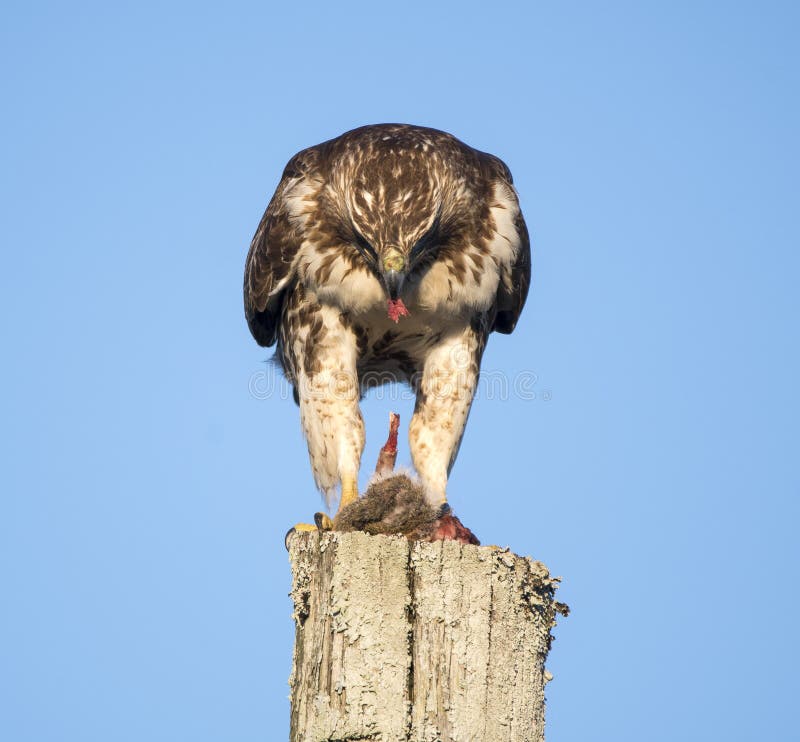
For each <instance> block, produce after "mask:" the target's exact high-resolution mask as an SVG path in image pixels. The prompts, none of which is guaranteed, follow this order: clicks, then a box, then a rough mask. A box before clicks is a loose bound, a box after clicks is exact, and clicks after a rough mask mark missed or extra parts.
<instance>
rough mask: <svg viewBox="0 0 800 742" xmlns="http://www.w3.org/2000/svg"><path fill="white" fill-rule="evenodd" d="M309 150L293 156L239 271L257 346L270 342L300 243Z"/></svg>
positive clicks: (310, 186) (310, 183)
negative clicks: (241, 272) (242, 268)
mask: <svg viewBox="0 0 800 742" xmlns="http://www.w3.org/2000/svg"><path fill="white" fill-rule="evenodd" d="M314 159H315V157H314V152H313V150H304V151H303V152H300V153H299V154H297V155H295V156H294V157H293V158H292V159H291V160H289V164H288V165H287V166H286V169H285V170H284V171H283V176H282V177H281V181H280V183H278V187H277V188H276V190H275V195H274V196H273V197H272V200H271V201H270V202H269V206H267V210H266V211H265V212H264V216H263V217H262V218H261V223H260V224H259V225H258V229H257V230H256V233H255V236H254V237H253V241H252V242H251V243H250V251H249V252H248V254H247V261H246V262H245V269H244V312H245V316H246V317H247V324H248V326H249V327H250V332H251V333H252V334H253V337H254V338H255V339H256V341H257V342H258V344H259V345H264V346H270V345H273V344H274V343H275V340H276V334H277V328H278V322H279V320H280V315H281V307H282V306H283V299H284V295H285V294H286V290H287V288H289V286H290V284H291V282H292V280H293V278H294V264H295V259H296V257H297V253H298V250H299V249H300V246H301V245H302V243H303V239H304V225H305V221H306V219H307V214H308V211H310V210H311V208H312V203H311V202H310V201H308V200H307V199H308V198H309V196H311V195H312V194H313V193H315V192H316V183H315V182H314V178H313V165H314Z"/></svg>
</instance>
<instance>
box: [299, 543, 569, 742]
mask: <svg viewBox="0 0 800 742" xmlns="http://www.w3.org/2000/svg"><path fill="white" fill-rule="evenodd" d="M289 547H290V559H291V564H292V576H293V584H292V593H291V597H292V599H293V601H294V619H295V624H296V635H295V647H294V656H293V663H292V674H291V677H290V679H289V685H290V687H291V700H292V710H291V734H290V739H291V740H292V741H293V742H295V741H296V742H300V741H301V740H302V741H303V742H312V741H313V742H322V741H326V742H350V741H351V740H381V742H411V741H412V740H413V741H414V742H439V741H441V742H451V741H452V742H466V741H467V740H486V741H490V742H494V741H497V742H505V741H506V740H507V741H508V742H517V741H519V742H523V741H524V742H532V741H535V740H543V739H544V686H545V683H546V681H547V679H548V674H547V672H546V670H545V667H544V663H545V659H546V657H547V652H548V650H549V648H550V642H551V635H550V629H551V627H552V626H553V625H554V624H555V616H556V613H564V614H566V610H567V609H566V606H564V605H562V604H560V603H557V602H556V601H555V599H554V592H555V588H556V584H557V579H556V578H551V577H550V575H549V573H548V571H547V568H546V567H545V566H544V565H543V564H541V563H540V562H536V561H533V560H531V559H528V558H525V557H520V556H516V555H515V554H511V553H510V552H508V551H504V550H500V549H497V548H495V547H478V546H471V545H462V544H459V543H456V542H454V541H437V542H433V543H425V542H409V541H408V540H407V539H405V538H403V537H401V536H368V535H367V534H364V533H357V532H356V533H337V532H329V533H324V534H320V533H313V532H312V533H308V532H305V533H297V534H294V535H293V536H292V537H291V540H290V544H289Z"/></svg>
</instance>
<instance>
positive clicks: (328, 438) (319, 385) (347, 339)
mask: <svg viewBox="0 0 800 742" xmlns="http://www.w3.org/2000/svg"><path fill="white" fill-rule="evenodd" d="M314 309H315V311H314V312H313V315H311V316H310V317H308V319H306V321H305V322H304V321H303V319H304V318H303V317H302V314H301V315H300V317H299V322H298V324H299V325H300V326H299V327H298V328H297V329H296V330H295V332H294V338H293V341H292V347H291V348H290V351H291V355H292V360H293V366H294V374H293V376H294V382H295V385H296V389H297V396H298V401H299V405H300V420H301V424H302V426H303V433H304V434H305V437H306V442H307V443H308V455H309V458H310V460H311V469H312V471H313V474H314V481H315V482H316V484H317V486H318V487H319V488H320V490H322V492H323V493H324V494H325V498H326V502H327V504H328V505H330V504H331V501H332V500H333V498H334V497H335V493H336V486H337V485H338V484H339V483H341V485H342V490H341V498H340V501H339V507H340V508H341V507H343V506H344V505H347V504H348V503H349V502H352V501H353V500H355V499H356V498H357V497H358V470H359V465H360V462H361V454H362V452H363V450H364V440H365V433H364V421H363V418H362V417H361V410H360V409H359V406H358V400H359V385H358V376H357V370H356V358H357V349H356V339H355V336H354V334H353V332H352V331H351V330H350V329H349V327H347V325H346V324H345V323H343V322H342V321H341V312H339V311H338V310H337V309H334V308H332V307H328V306H324V305H316V306H315V308H314Z"/></svg>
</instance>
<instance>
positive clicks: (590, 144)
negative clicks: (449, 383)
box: [0, 0, 800, 742]
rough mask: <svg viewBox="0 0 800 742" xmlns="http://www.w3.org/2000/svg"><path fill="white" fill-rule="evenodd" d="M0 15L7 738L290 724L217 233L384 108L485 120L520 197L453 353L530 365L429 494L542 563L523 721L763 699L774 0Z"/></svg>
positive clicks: (786, 578) (773, 474)
mask: <svg viewBox="0 0 800 742" xmlns="http://www.w3.org/2000/svg"><path fill="white" fill-rule="evenodd" d="M2 16H3V22H2V23H0V35H2V39H0V41H1V43H0V56H2V69H3V73H2V75H3V102H4V110H5V114H4V116H3V118H2V123H0V127H2V134H3V136H2V143H0V157H2V162H1V165H2V166H0V189H2V198H1V199H0V204H2V206H1V207H0V208H2V211H3V214H2V223H3V258H4V262H5V265H4V270H2V271H0V309H2V311H0V327H1V328H2V342H3V348H4V353H3V363H2V365H0V383H2V391H3V394H2V401H0V419H2V420H3V423H4V424H3V425H2V428H0V436H1V437H2V451H3V465H2V469H0V485H1V487H0V488H1V489H2V495H0V497H1V498H2V499H0V589H2V596H3V601H2V604H3V609H2V612H0V736H2V738H3V739H7V740H14V741H15V742H27V741H29V740H30V741H35V742H45V741H46V742H51V741H53V742H56V741H58V742H63V741H67V740H69V741H71V740H76V741H78V740H79V741H80V742H93V741H95V740H97V741H98V742H100V741H102V742H107V741H108V740H114V741H115V742H116V741H120V742H127V741H128V740H130V741H131V742H133V741H134V740H135V741H136V742H139V741H140V740H143V739H147V740H150V741H151V742H157V741H158V740H165V741H166V740H170V741H174V740H191V741H192V742H194V741H195V740H196V741H205V740H209V741H210V740H222V739H226V740H242V741H245V740H263V739H282V738H285V737H286V733H287V731H288V701H287V695H288V686H287V682H286V681H287V677H288V674H289V666H290V657H291V645H292V640H293V627H292V624H291V620H290V613H291V607H290V604H289V600H288V598H287V597H286V594H287V592H288V589H289V569H288V564H287V560H286V553H285V551H284V547H283V535H284V533H285V531H286V529H287V528H288V526H289V525H290V524H292V523H294V522H296V521H298V520H307V519H308V517H309V516H310V514H311V513H313V512H314V511H315V510H317V509H318V508H319V505H320V499H319V497H318V495H317V494H316V492H315V490H314V488H313V483H312V480H311V475H310V472H309V468H308V463H307V454H306V450H305V445H304V443H303V441H302V438H301V434H300V429H299V421H298V414H297V410H296V408H295V406H294V404H293V403H292V402H291V401H289V400H286V399H281V398H280V395H279V394H277V393H276V394H273V395H271V396H270V398H267V399H263V398H261V397H262V396H263V395H262V394H260V393H259V389H262V388H263V386H261V385H262V383H263V382H264V378H263V374H264V373H265V368H266V367H265V365H264V361H265V360H266V359H267V358H268V356H269V352H267V351H265V350H264V349H261V348H258V347H257V346H256V345H255V343H254V342H253V341H252V339H251V338H250V336H249V333H248V331H247V328H246V325H245V322H244V317H243V313H242V306H241V276H242V268H243V263H244V256H245V253H246V250H247V246H248V243H249V241H250V238H251V236H252V233H253V232H254V230H255V227H256V225H257V223H258V220H259V218H260V216H261V213H262V211H263V209H264V207H265V206H266V203H267V201H268V199H269V197H270V195H271V193H272V191H273V189H274V187H275V185H276V183H277V179H278V177H279V175H280V172H281V169H282V167H283V165H284V164H285V162H286V160H288V158H289V157H290V156H291V155H292V154H294V152H296V151H297V150H298V149H301V148H302V147H305V146H308V145H310V144H314V143H317V142H319V141H322V140H324V139H328V138H330V137H332V136H335V135H337V134H339V133H341V132H342V131H345V130H347V129H350V128H353V127H355V126H359V125H362V124H365V123H376V122H382V121H404V122H412V123H418V124H424V125H429V126H434V127H437V128H441V129H446V130H448V131H451V132H452V133H454V134H456V135H457V136H458V137H460V138H461V139H463V140H464V141H466V142H467V143H469V144H471V145H473V146H475V147H478V148H480V149H484V150H488V151H491V152H493V153H495V154H497V155H499V156H501V157H502V158H503V159H504V160H505V161H506V162H507V163H508V165H509V166H510V168H511V170H512V172H513V173H514V176H515V182H516V184H517V187H518V190H519V193H520V198H521V202H522V206H523V209H524V213H525V215H526V218H527V221H528V224H529V226H530V230H531V234H532V240H533V249H534V270H533V275H534V278H533V286H532V292H531V295H530V299H529V303H528V306H527V307H526V311H525V313H524V315H523V318H522V320H521V322H520V324H519V326H518V329H517V331H516V332H515V333H514V334H513V335H512V336H510V337H500V336H498V337H494V338H493V339H492V340H491V342H490V344H489V348H488V350H487V353H486V356H485V359H484V368H485V369H486V370H487V371H491V372H492V373H501V372H502V373H506V374H508V375H509V377H510V378H519V376H520V375H521V374H526V375H527V376H525V378H527V379H528V380H529V381H532V382H535V383H532V385H531V386H530V389H532V390H533V392H534V395H533V396H534V398H532V399H520V398H519V395H517V396H516V397H515V396H513V395H512V397H511V398H509V399H505V400H503V399H497V398H494V399H490V398H488V395H487V396H486V397H482V398H481V399H479V400H478V402H477V403H476V405H475V407H474V409H473V413H472V416H471V419H470V424H469V427H468V430H467V435H466V437H465V440H464V443H463V446H462V449H461V454H460V457H459V460H458V462H457V463H456V466H455V469H454V472H453V476H452V478H451V483H450V488H449V492H450V501H451V503H452V505H453V507H454V509H455V510H456V512H457V513H458V514H459V515H460V516H461V517H462V519H463V520H464V521H465V523H467V524H468V525H469V526H471V527H472V528H473V530H475V532H476V533H477V534H478V535H479V537H480V538H481V539H482V540H483V542H484V543H498V544H508V545H509V546H511V547H512V548H513V549H514V550H515V551H517V552H519V553H525V554H530V555H532V556H534V557H535V558H538V559H541V560H542V561H544V562H545V563H546V564H548V565H549V567H550V568H551V570H552V571H553V572H554V573H555V574H559V575H562V576H563V578H564V582H563V587H562V589H561V592H560V598H561V599H562V600H565V601H566V602H568V603H569V604H570V605H571V607H572V609H573V613H572V615H570V617H569V618H568V619H564V620H561V621H560V623H559V626H558V627H557V628H556V630H555V634H556V637H557V641H556V642H555V644H554V645H553V651H552V653H551V657H550V660H549V662H548V667H549V669H550V670H551V671H552V672H553V674H554V676H555V679H554V681H553V682H552V683H551V684H550V685H549V686H548V710H547V714H548V739H550V740H553V741H565V740H576V741H577V740H587V739H591V740H594V739H597V740H605V739H613V740H615V741H616V742H620V741H622V740H641V739H647V740H674V739H683V740H705V739H725V740H755V739H770V738H771V739H788V738H790V737H791V736H793V735H794V734H795V730H796V721H795V719H794V718H793V709H794V705H795V699H796V695H797V690H798V688H797V682H796V666H797V662H798V659H800V658H799V657H798V640H797V628H796V627H797V622H798V618H800V617H798V610H797V598H796V596H795V592H796V587H797V584H798V579H799V578H800V574H798V572H800V569H798V567H799V566H800V565H799V564H798V562H799V560H798V547H797V536H796V528H797V523H798V515H800V513H798V494H800V475H799V474H798V451H797V449H798V419H800V414H799V413H800V405H798V401H799V400H798V396H799V395H798V386H797V379H798V376H800V358H799V357H798V356H799V354H798V331H797V324H798V316H799V315H800V306H798V305H799V304H800V302H798V291H797V284H798V269H799V268H800V257H799V256H800V251H799V250H798V247H800V245H798V226H797V210H798V164H800V163H799V162H798V134H797V133H798V131H800V120H799V119H800V115H799V113H800V111H799V109H798V96H797V91H798V89H799V88H800V85H799V83H800V79H799V78H800V64H799V60H798V52H797V43H796V41H797V28H798V20H800V18H799V17H798V16H800V12H798V10H797V6H796V5H795V4H793V3H778V2H766V3H755V2H753V3H746V2H734V3H725V4H722V3H711V2H691V3H689V2H671V3H651V2H614V1H613V0H612V1H611V2H606V3H540V2H534V3H522V2H519V3H505V2H495V3H491V4H485V3H480V4H478V3H474V4H473V3H467V2H462V3H458V4H454V3H453V4H451V3H433V2H427V3H415V2H407V3H404V4H402V5H397V6H387V5H381V4H375V3H353V2H340V3H336V4H332V3H328V4H319V5H315V4H313V3H309V4H305V5H302V6H296V7H290V4H288V3H284V4H274V5H270V4H267V3H257V4H243V3H230V4H228V5H227V6H226V7H225V8H224V9H223V8H222V6H213V5H202V4H197V3H192V4H189V3H186V4H178V3H167V4H153V3H147V2H144V3H137V4H111V5H109V4H107V3H103V4H100V3H98V4H87V3H78V4H69V5H68V4H46V3H35V2H30V3H9V4H6V5H5V6H4V10H3V11H2ZM253 390H255V393H254V392H253ZM388 396H389V395H388V394H385V395H384V397H383V398H378V397H377V395H373V396H372V397H370V398H369V399H368V400H367V401H366V402H365V405H364V409H365V415H366V420H367V429H368V435H369V443H368V448H367V452H366V454H365V463H366V465H367V466H371V465H372V462H373V461H374V456H375V453H376V451H377V449H378V447H379V445H380V444H381V442H382V441H381V437H382V436H383V435H384V434H385V429H386V416H387V413H388V412H389V410H390V409H393V408H397V409H399V411H400V412H401V414H402V415H403V419H404V422H406V423H407V421H408V415H409V411H410V402H409V401H408V400H407V399H406V400H399V401H394V400H392V399H389V398H388ZM527 396H528V397H530V396H531V395H527ZM403 457H405V459H406V460H407V459H408V451H407V448H403V449H401V453H400V458H401V459H403Z"/></svg>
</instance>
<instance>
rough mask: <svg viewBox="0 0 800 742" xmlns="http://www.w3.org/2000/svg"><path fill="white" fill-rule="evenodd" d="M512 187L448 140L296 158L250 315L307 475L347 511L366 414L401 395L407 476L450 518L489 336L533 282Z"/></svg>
mask: <svg viewBox="0 0 800 742" xmlns="http://www.w3.org/2000/svg"><path fill="white" fill-rule="evenodd" d="M530 272H531V258H530V243H529V239H528V231H527V228H526V226H525V221H524V219H523V217H522V213H521V211H520V207H519V201H518V198H517V193H516V191H515V189H514V186H513V183H512V178H511V173H510V171H509V169H508V168H507V167H506V165H505V164H504V163H503V162H502V161H501V160H500V159H498V158H497V157H494V156H493V155H490V154H487V153H485V152H480V151H478V150H476V149H473V148H471V147H469V146H467V145H466V144H464V143H463V142H461V141H459V140H458V139H456V138H455V137H454V136H452V135H450V134H447V133H445V132H443V131H437V130H435V129H428V128H423V127H419V126H411V125H405V124H380V125H373V126H364V127H362V128H359V129H355V130H353V131H349V132H347V133H345V134H342V135H341V136H339V137H337V138H335V139H331V140H330V141H327V142H324V143H322V144H318V145H316V146H314V147H310V148H308V149H305V150H303V151H301V152H299V153H298V154H296V155H295V156H294V157H293V158H292V159H291V160H290V161H289V163H288V164H287V166H286V169H285V170H284V172H283V176H282V178H281V180H280V183H279V184H278V187H277V189H276V191H275V194H274V196H273V197H272V200H271V201H270V203H269V205H268V206H267V210H266V212H265V213H264V216H263V217H262V219H261V223H260V224H259V225H258V229H257V230H256V233H255V236H254V237H253V241H252V243H251V245H250V250H249V253H248V255H247V261H246V266H245V275H244V306H245V314H246V317H247V323H248V325H249V327H250V331H251V332H252V334H253V337H254V338H255V339H256V341H257V342H258V343H259V344H260V345H262V346H266V347H269V346H272V345H277V349H276V351H277V352H276V359H277V362H278V363H279V364H280V366H281V368H282V369H283V371H284V373H285V375H286V378H287V379H288V381H289V382H290V383H291V384H292V386H293V390H294V398H295V401H296V402H297V404H298V405H299V407H300V419H301V423H302V428H303V432H304V434H305V437H306V441H307V442H308V452H309V457H310V460H311V468H312V470H313V474H314V480H315V481H316V484H317V486H318V487H319V488H320V490H322V492H323V493H324V494H325V496H326V498H327V501H328V503H329V504H330V502H331V499H332V498H334V497H335V494H336V491H337V487H339V486H341V497H340V501H339V511H340V512H341V509H342V508H343V507H344V506H346V505H348V504H349V503H352V502H353V501H354V500H356V499H357V498H358V486H357V482H358V473H359V466H360V460H361V454H362V451H363V449H364V441H365V430H364V421H363V419H362V416H361V411H360V409H359V400H360V399H361V397H362V396H363V394H364V393H365V392H366V390H367V389H369V388H370V387H373V386H376V385H379V384H383V383H387V382H405V383H407V384H409V385H410V386H411V388H412V389H413V390H414V392H415V394H416V405H415V409H414V414H413V417H412V419H411V422H410V424H409V444H410V448H411V456H412V461H413V464H414V468H415V469H416V471H417V474H418V475H419V478H420V482H421V484H422V487H423V489H424V492H425V496H426V497H427V499H428V502H429V503H430V504H431V506H432V507H434V508H442V507H446V488H447V478H448V475H449V472H450V469H451V467H452V466H453V462H454V461H455V459H456V455H457V454H458V449H459V445H460V443H461V438H462V435H463V434H464V428H465V425H466V422H467V416H468V415H469V411H470V406H471V404H472V399H473V396H474V394H475V390H476V386H477V383H478V375H479V369H480V363H481V356H482V354H483V351H484V348H485V346H486V341H487V339H488V337H489V334H490V333H491V332H493V331H497V332H500V333H505V334H508V333H511V332H512V331H513V330H514V327H515V325H516V324H517V320H518V318H519V315H520V312H521V311H522V308H523V306H524V304H525V298H526V296H527V293H528V286H529V283H530Z"/></svg>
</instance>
